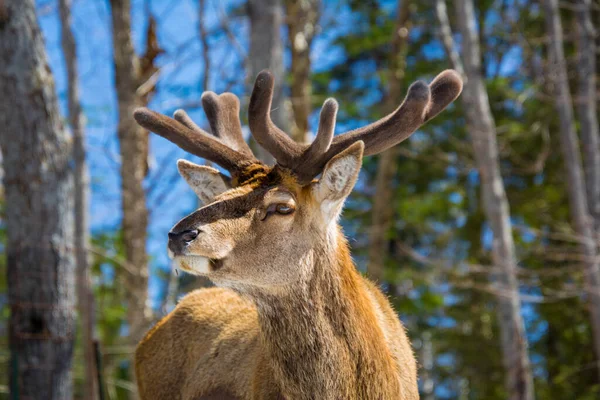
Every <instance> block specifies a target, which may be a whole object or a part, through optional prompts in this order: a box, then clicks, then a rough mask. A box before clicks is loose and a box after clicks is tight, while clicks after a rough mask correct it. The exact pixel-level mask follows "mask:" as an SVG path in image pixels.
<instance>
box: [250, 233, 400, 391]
mask: <svg viewBox="0 0 600 400" xmlns="http://www.w3.org/2000/svg"><path fill="white" fill-rule="evenodd" d="M300 263H301V264H304V265H302V267H305V268H306V267H308V270H310V271H312V272H311V273H309V274H308V276H307V277H306V281H305V282H302V283H301V284H297V285H295V286H294V287H291V288H289V291H286V294H285V295H264V294H255V296H253V297H254V299H255V301H256V303H257V305H258V310H259V321H260V325H261V329H262V332H263V335H262V340H263V341H264V344H265V348H266V349H267V351H268V353H269V354H268V357H269V359H270V363H271V365H272V368H273V371H274V374H275V377H276V379H277V380H278V381H279V383H280V385H281V389H282V391H283V394H284V395H285V397H286V398H290V399H316V398H319V399H391V398H398V396H399V391H400V388H399V380H398V370H397V366H396V365H397V364H396V363H395V361H394V358H393V355H392V353H391V351H390V349H389V348H388V346H387V344H386V341H385V338H384V334H383V332H382V328H381V324H380V322H379V321H378V320H377V316H376V312H375V310H374V306H375V305H374V304H373V303H372V300H371V299H372V297H371V296H370V295H369V293H368V289H367V287H366V286H365V283H364V280H363V279H362V278H361V277H360V276H359V274H358V273H357V272H356V269H355V267H354V265H353V263H352V260H351V258H350V254H349V251H348V246H347V244H346V241H345V239H344V238H343V236H342V234H341V233H339V229H337V230H336V232H335V234H334V237H330V238H329V240H323V245H322V246H320V247H315V248H313V249H312V251H311V252H309V254H308V255H307V256H306V257H305V258H304V259H303V260H301V261H300ZM299 267H301V266H300V265H299Z"/></svg>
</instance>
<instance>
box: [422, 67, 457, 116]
mask: <svg viewBox="0 0 600 400" xmlns="http://www.w3.org/2000/svg"><path fill="white" fill-rule="evenodd" d="M429 88H430V89H431V103H430V107H429V109H428V110H427V115H426V116H425V122H427V121H429V120H430V119H432V118H433V117H435V116H436V115H438V114H439V113H440V112H442V111H443V110H444V109H445V108H446V107H448V105H449V104H450V103H452V102H453V101H454V100H456V98H457V97H458V96H459V95H460V93H461V92H462V88H463V82H462V79H461V77H460V75H459V73H458V72H456V71H454V70H451V69H447V70H445V71H442V72H441V73H439V74H438V76H436V77H435V79H434V80H433V81H432V82H431V83H430V84H429Z"/></svg>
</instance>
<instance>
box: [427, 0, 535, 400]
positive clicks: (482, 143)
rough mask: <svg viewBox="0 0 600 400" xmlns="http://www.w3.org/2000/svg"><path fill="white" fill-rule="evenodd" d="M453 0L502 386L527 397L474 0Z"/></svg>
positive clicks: (510, 245)
mask: <svg viewBox="0 0 600 400" xmlns="http://www.w3.org/2000/svg"><path fill="white" fill-rule="evenodd" d="M455 5H456V14H457V16H458V24H459V29H460V32H461V35H462V52H463V63H464V65H463V67H462V69H463V70H464V73H465V78H466V83H465V86H464V90H463V95H462V101H463V105H464V107H463V109H464V110H465V117H466V124H467V129H468V131H469V134H470V136H471V142H472V144H473V152H474V156H475V161H476V163H477V168H478V170H479V175H480V178H481V194H482V199H483V207H484V212H485V216H486V219H487V221H488V223H489V226H490V228H491V230H492V232H493V236H494V238H493V242H492V261H493V263H494V265H495V266H496V267H498V268H499V269H500V270H501V271H502V272H501V273H498V274H496V275H495V277H494V278H495V280H496V281H497V284H499V286H500V287H499V289H500V292H501V293H502V295H501V296H499V297H498V308H499V313H498V317H499V325H500V334H501V341H502V355H503V363H504V369H505V373H506V378H505V379H506V391H507V395H508V398H509V399H511V400H531V399H533V398H534V387H533V377H532V373H531V366H530V361H529V356H528V353H527V351H528V349H527V348H528V344H527V337H526V335H525V328H524V325H523V319H522V317H521V300H520V298H519V283H518V280H517V274H516V257H515V245H514V241H513V236H512V226H511V220H510V209H509V205H508V200H507V198H506V192H505V190H504V182H503V181H502V176H501V174H500V164H499V161H498V144H497V141H496V125H495V122H494V117H493V115H492V111H491V109H490V104H489V99H488V94H487V89H486V87H485V81H484V77H483V75H482V71H483V68H482V65H481V52H480V48H479V35H478V32H477V29H476V23H475V21H476V19H475V11H474V6H473V0H455ZM438 13H439V7H438Z"/></svg>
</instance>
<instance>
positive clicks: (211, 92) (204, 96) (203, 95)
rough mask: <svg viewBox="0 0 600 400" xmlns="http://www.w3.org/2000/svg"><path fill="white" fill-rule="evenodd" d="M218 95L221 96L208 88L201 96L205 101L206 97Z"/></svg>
mask: <svg viewBox="0 0 600 400" xmlns="http://www.w3.org/2000/svg"><path fill="white" fill-rule="evenodd" d="M217 97H219V96H218V95H217V94H216V93H215V92H213V91H210V90H207V91H206V92H204V93H202V96H201V97H200V98H201V99H202V100H203V101H204V99H208V98H217Z"/></svg>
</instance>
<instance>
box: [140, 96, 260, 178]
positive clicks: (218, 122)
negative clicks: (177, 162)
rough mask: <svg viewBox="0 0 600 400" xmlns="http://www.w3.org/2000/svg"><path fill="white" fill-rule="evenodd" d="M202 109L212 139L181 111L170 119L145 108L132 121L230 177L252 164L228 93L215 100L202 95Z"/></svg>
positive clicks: (236, 106) (235, 106) (236, 104)
mask: <svg viewBox="0 0 600 400" xmlns="http://www.w3.org/2000/svg"><path fill="white" fill-rule="evenodd" d="M202 105H203V106H204V111H205V112H206V116H207V119H208V122H209V124H210V126H211V129H212V132H213V134H214V136H216V138H215V137H212V136H211V135H210V134H209V133H207V132H206V131H204V130H203V129H202V128H200V127H199V126H198V125H196V124H195V123H194V121H192V119H191V118H190V117H189V115H187V113H186V112H185V111H183V110H177V111H176V112H175V114H174V119H173V118H169V117H167V116H165V115H161V114H158V113H156V112H153V111H150V110H148V109H147V108H139V109H137V110H136V111H135V112H134V118H135V120H136V121H137V123H138V124H140V125H141V126H143V127H144V128H146V129H148V130H151V131H152V132H155V133H157V134H159V135H160V136H162V137H164V138H165V139H167V140H169V141H171V142H173V143H175V144H176V145H178V146H179V147H181V148H182V149H183V150H185V151H187V152H189V153H191V154H194V155H197V156H199V157H202V158H205V159H207V160H210V161H213V162H215V163H217V164H218V165H220V166H221V167H223V168H225V169H226V170H228V171H229V172H230V173H231V174H232V175H235V174H237V173H238V172H239V171H241V170H242V169H243V168H245V167H246V166H247V165H249V164H251V163H254V162H256V161H257V160H256V158H255V157H254V155H253V154H252V151H251V150H250V147H248V145H247V144H246V142H245V141H244V138H243V136H242V127H241V124H240V117H239V111H240V102H239V100H238V98H237V97H236V96H235V95H234V94H232V93H223V94H222V95H220V96H218V95H216V94H215V93H213V92H205V93H204V94H203V95H202Z"/></svg>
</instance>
